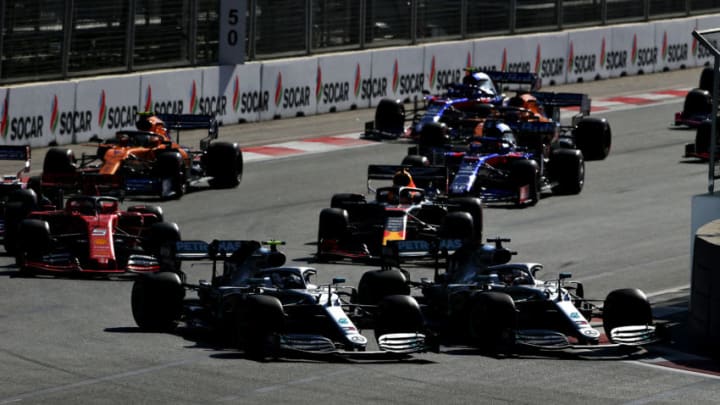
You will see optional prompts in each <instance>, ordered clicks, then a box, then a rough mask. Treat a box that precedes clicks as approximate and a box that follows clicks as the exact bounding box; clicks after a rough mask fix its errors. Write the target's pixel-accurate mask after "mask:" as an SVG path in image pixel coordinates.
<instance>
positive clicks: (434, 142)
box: [418, 122, 450, 150]
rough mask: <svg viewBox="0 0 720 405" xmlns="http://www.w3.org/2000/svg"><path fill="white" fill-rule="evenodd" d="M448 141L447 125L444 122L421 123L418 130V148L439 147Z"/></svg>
mask: <svg viewBox="0 0 720 405" xmlns="http://www.w3.org/2000/svg"><path fill="white" fill-rule="evenodd" d="M449 142H450V137H449V136H448V127H447V125H445V124H444V123H440V122H429V123H427V124H425V125H423V127H422V129H421V130H420V137H419V139H418V146H419V147H420V150H428V149H431V148H440V147H442V146H445V145H447V144H448V143H449Z"/></svg>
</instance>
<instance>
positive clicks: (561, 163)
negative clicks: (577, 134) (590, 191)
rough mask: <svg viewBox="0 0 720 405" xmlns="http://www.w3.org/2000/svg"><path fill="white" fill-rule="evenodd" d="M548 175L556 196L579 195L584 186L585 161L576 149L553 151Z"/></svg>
mask: <svg viewBox="0 0 720 405" xmlns="http://www.w3.org/2000/svg"><path fill="white" fill-rule="evenodd" d="M549 169H550V175H551V176H552V180H554V181H556V182H557V186H555V189H554V191H555V192H556V193H558V194H580V192H581V191H582V189H583V186H584V185H585V160H584V159H583V155H582V152H581V151H580V150H578V149H555V150H553V151H552V155H551V156H550V168H549Z"/></svg>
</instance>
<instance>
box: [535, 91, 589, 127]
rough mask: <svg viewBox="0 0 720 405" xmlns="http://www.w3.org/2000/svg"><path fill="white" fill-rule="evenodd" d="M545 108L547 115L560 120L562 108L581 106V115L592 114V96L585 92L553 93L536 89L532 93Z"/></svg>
mask: <svg viewBox="0 0 720 405" xmlns="http://www.w3.org/2000/svg"><path fill="white" fill-rule="evenodd" d="M531 94H532V95H533V96H534V97H535V98H536V99H537V101H538V103H539V104H540V105H542V106H543V108H544V109H545V115H547V116H548V117H550V118H552V119H553V120H554V121H558V122H559V121H560V108H562V107H579V114H580V115H581V116H585V115H590V97H588V95H587V94H583V93H552V92H544V91H536V92H532V93H531Z"/></svg>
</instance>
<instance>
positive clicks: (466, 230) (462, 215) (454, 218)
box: [438, 211, 476, 241]
mask: <svg viewBox="0 0 720 405" xmlns="http://www.w3.org/2000/svg"><path fill="white" fill-rule="evenodd" d="M475 235H476V234H475V227H474V225H473V218H472V215H470V213H469V212H465V211H455V212H448V214H447V215H445V218H443V221H442V224H441V225H440V230H439V231H438V236H439V237H440V238H441V239H459V240H463V241H465V240H472V239H474V238H475Z"/></svg>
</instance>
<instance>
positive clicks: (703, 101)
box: [682, 89, 712, 117]
mask: <svg viewBox="0 0 720 405" xmlns="http://www.w3.org/2000/svg"><path fill="white" fill-rule="evenodd" d="M711 111H712V95H711V94H710V92H709V91H708V90H703V89H692V90H690V91H689V92H688V94H687V95H685V103H684V104H683V110H682V115H683V116H684V117H691V116H693V115H698V114H710V112H711Z"/></svg>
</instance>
